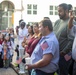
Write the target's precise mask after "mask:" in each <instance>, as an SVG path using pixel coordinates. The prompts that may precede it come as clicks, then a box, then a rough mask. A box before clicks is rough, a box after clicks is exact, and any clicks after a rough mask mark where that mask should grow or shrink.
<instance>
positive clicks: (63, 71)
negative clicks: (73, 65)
mask: <svg viewBox="0 0 76 75" xmlns="http://www.w3.org/2000/svg"><path fill="white" fill-rule="evenodd" d="M70 62H71V60H69V61H66V60H65V58H64V56H60V59H59V71H60V74H59V75H68V73H69V72H68V70H69V67H70Z"/></svg>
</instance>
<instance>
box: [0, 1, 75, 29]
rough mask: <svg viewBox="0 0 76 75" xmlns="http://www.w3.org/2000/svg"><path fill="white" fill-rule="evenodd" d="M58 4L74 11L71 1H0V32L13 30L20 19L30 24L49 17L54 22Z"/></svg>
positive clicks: (56, 16) (73, 3)
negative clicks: (67, 5) (63, 4)
mask: <svg viewBox="0 0 76 75" xmlns="http://www.w3.org/2000/svg"><path fill="white" fill-rule="evenodd" d="M68 2H69V3H68ZM60 3H67V4H72V5H73V7H74V9H76V5H75V2H74V1H73V0H61V1H60V0H0V30H3V29H6V28H7V27H14V28H15V27H16V26H17V25H18V22H19V20H20V19H24V21H25V22H26V23H30V24H32V23H33V22H39V21H40V20H42V19H43V17H49V18H50V19H51V20H52V22H55V21H56V20H57V19H58V18H59V17H58V12H57V6H58V5H59V4H60Z"/></svg>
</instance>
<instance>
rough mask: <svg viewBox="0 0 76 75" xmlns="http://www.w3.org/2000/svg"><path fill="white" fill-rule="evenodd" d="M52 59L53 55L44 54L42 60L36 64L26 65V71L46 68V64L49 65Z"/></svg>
mask: <svg viewBox="0 0 76 75" xmlns="http://www.w3.org/2000/svg"><path fill="white" fill-rule="evenodd" d="M52 57H53V55H52V54H51V53H49V54H44V55H43V58H42V59H41V60H39V61H38V62H36V63H35V64H31V65H27V69H33V68H41V67H44V66H47V65H48V64H50V61H51V59H52Z"/></svg>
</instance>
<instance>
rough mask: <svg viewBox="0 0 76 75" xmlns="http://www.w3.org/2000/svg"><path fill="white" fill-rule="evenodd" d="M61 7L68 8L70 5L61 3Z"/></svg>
mask: <svg viewBox="0 0 76 75" xmlns="http://www.w3.org/2000/svg"><path fill="white" fill-rule="evenodd" d="M59 7H62V8H63V9H64V10H68V5H67V4H66V3H62V4H59Z"/></svg>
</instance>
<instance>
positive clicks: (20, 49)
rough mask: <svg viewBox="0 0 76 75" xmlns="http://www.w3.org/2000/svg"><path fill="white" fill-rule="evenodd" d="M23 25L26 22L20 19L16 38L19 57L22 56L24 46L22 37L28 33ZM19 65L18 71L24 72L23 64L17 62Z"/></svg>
mask: <svg viewBox="0 0 76 75" xmlns="http://www.w3.org/2000/svg"><path fill="white" fill-rule="evenodd" d="M25 25H26V23H25V22H24V21H21V23H20V28H19V32H18V36H19V38H18V40H19V59H22V58H23V55H24V48H23V47H22V42H23V40H24V37H26V36H27V34H28V29H27V28H26V26H25ZM19 67H20V71H19V73H21V74H23V73H25V72H24V64H23V63H22V62H21V63H20V64H19Z"/></svg>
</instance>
